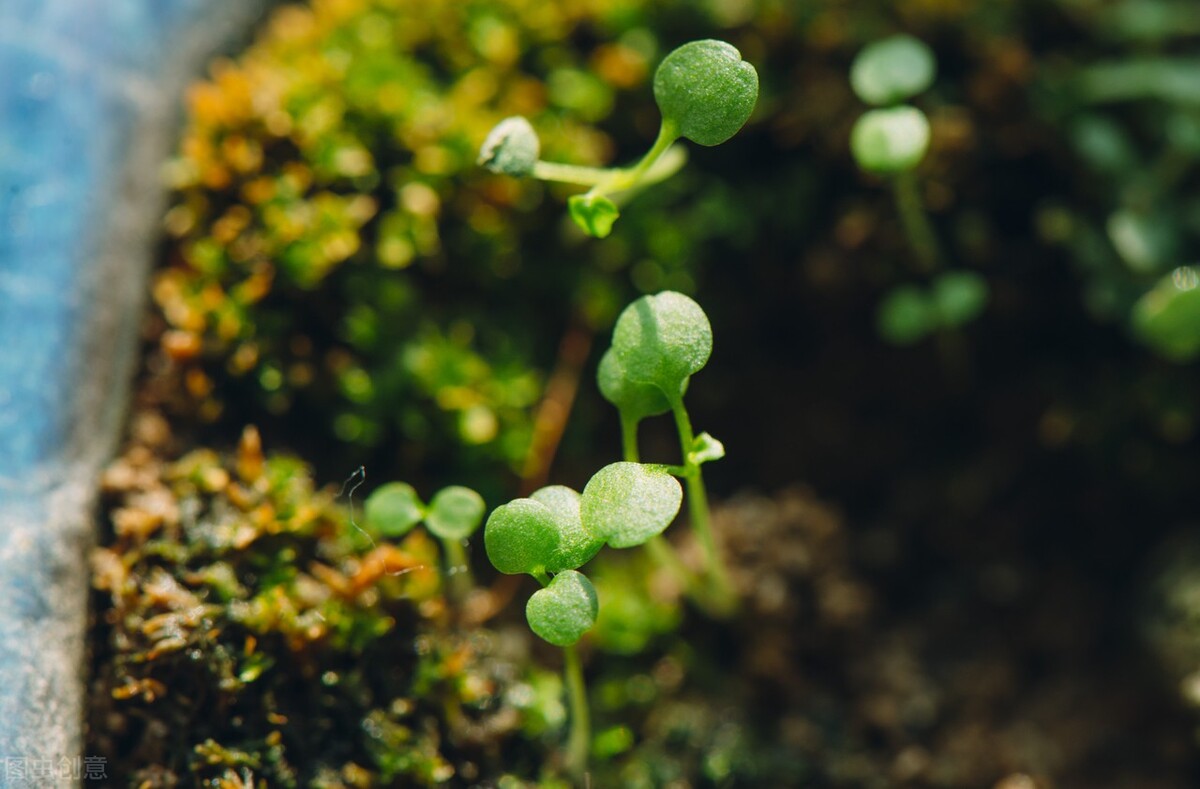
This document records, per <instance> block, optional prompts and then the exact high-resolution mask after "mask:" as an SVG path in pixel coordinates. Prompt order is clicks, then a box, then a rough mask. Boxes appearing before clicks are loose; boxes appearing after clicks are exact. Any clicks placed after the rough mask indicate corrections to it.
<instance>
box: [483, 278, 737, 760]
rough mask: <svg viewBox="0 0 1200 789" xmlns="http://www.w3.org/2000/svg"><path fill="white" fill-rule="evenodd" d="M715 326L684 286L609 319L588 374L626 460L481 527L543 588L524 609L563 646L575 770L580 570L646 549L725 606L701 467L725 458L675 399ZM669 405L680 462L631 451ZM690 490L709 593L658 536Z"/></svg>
mask: <svg viewBox="0 0 1200 789" xmlns="http://www.w3.org/2000/svg"><path fill="white" fill-rule="evenodd" d="M711 352H712V327H711V326H710V325H709V322H708V317H707V316H706V315H705V314H704V311H703V310H702V309H701V308H700V305H698V304H696V302H694V301H693V300H692V299H690V298H688V297H687V296H684V295H683V294H681V293H672V292H666V293H660V294H658V295H656V296H645V297H643V298H641V299H638V300H637V301H635V302H633V303H632V304H630V305H629V306H628V307H626V308H625V310H624V311H623V312H622V313H621V315H620V317H619V318H618V319H617V323H616V326H615V327H614V329H613V342H612V347H611V348H609V350H608V351H607V352H606V353H605V354H604V357H603V359H602V360H601V362H600V369H599V371H598V373H597V380H598V383H599V385H600V390H601V392H602V393H603V395H604V397H605V398H606V399H608V400H609V401H610V402H612V403H613V405H615V406H616V407H617V409H618V411H619V412H620V415H621V424H622V438H623V441H624V449H625V460H624V461H621V462H618V463H612V464H610V465H607V466H605V467H604V468H602V469H600V470H599V471H597V472H596V473H595V474H594V475H593V476H592V478H591V479H590V480H589V481H588V483H587V485H586V486H585V487H584V489H583V493H582V494H579V493H576V492H575V491H574V490H571V489H570V488H566V487H563V486H561V485H555V486H551V487H546V488H542V489H540V490H538V491H535V492H534V493H533V494H531V495H530V496H529V498H523V499H515V500H514V501H510V502H509V503H507V504H505V505H503V506H500V507H498V508H496V510H495V511H493V512H492V514H491V516H490V517H489V518H488V521H487V525H486V526H485V527H484V532H483V539H484V546H485V548H486V549H487V554H488V558H489V559H490V560H491V562H492V564H493V565H494V566H495V567H496V569H497V570H499V571H500V572H502V573H508V574H521V573H524V574H528V575H531V576H533V577H534V578H536V579H537V580H538V582H539V583H541V584H542V587H543V588H542V589H541V590H539V591H538V592H535V593H534V595H533V596H532V597H530V599H529V603H528V604H527V606H526V608H525V617H526V619H527V621H528V622H529V627H530V629H531V630H533V632H534V633H536V634H537V635H539V636H541V637H542V638H543V639H545V640H546V641H548V642H549V643H551V644H554V645H556V646H560V647H562V648H563V649H564V651H565V658H564V672H565V675H566V683H567V687H568V689H569V698H570V704H571V711H572V728H571V734H570V737H569V740H568V747H567V764H568V767H569V768H570V769H571V770H572V772H574V773H575V774H579V773H581V772H582V770H583V767H584V765H585V764H586V758H587V747H588V740H589V735H588V731H589V723H588V712H587V697H586V694H585V692H584V686H583V674H582V669H581V667H580V663H579V657H578V654H577V653H576V651H575V643H576V642H577V641H578V640H579V639H580V638H581V637H582V636H583V635H584V634H585V633H586V632H587V631H588V630H590V629H591V628H592V626H593V625H594V624H595V622H596V616H597V614H598V612H599V603H598V601H597V599H596V592H595V589H594V587H593V586H592V583H591V581H589V580H588V578H587V576H585V575H584V574H583V573H581V572H579V568H580V567H582V566H583V565H584V564H586V563H587V562H588V561H589V560H591V558H592V557H593V556H595V555H596V553H597V552H598V551H599V550H600V549H601V548H602V547H603V546H605V545H607V546H609V547H611V548H633V547H636V546H639V545H648V546H650V547H651V548H652V549H653V552H654V553H655V555H656V556H657V557H665V560H666V561H667V562H668V563H669V564H670V565H671V567H672V569H674V570H676V571H677V572H680V573H681V574H682V575H684V576H685V580H686V581H687V582H688V584H689V586H690V587H692V590H693V592H696V593H697V596H698V597H699V599H700V601H701V602H702V603H704V604H705V605H706V606H707V607H708V608H710V610H713V611H716V612H719V613H727V612H729V611H731V610H732V608H733V605H734V597H733V592H732V587H731V586H730V584H729V580H728V577H727V575H726V573H725V571H724V568H723V566H722V565H721V564H720V562H719V560H718V558H717V554H716V545H715V542H714V540H713V536H712V530H711V524H710V516H709V510H708V501H707V496H706V493H705V489H704V481H703V478H702V476H701V473H700V467H701V465H702V464H704V463H706V462H709V461H712V460H717V459H719V458H721V457H723V456H724V454H725V449H724V447H723V446H722V445H721V443H720V442H719V441H717V440H716V439H714V438H712V437H711V436H709V435H708V434H707V433H702V434H701V435H699V436H694V435H693V433H692V427H691V420H690V418H689V416H688V413H687V410H686V409H685V408H684V405H683V395H684V392H686V391H687V387H688V382H689V381H690V379H691V376H692V375H694V374H695V373H697V372H699V371H700V370H701V369H702V368H703V367H704V365H705V364H706V363H707V362H708V358H709V355H710V354H711ZM668 412H671V413H673V414H674V416H675V423H676V427H677V429H678V431H679V440H680V450H681V456H682V464H681V465H678V466H665V465H658V464H649V463H641V462H639V459H638V446H637V428H638V425H639V423H640V422H641V420H643V419H645V418H646V417H650V416H657V415H660V414H665V413H668ZM676 477H681V478H682V479H683V480H684V483H685V484H686V486H687V492H688V505H689V509H690V514H691V522H692V527H693V528H694V529H695V530H696V533H697V536H698V538H699V541H700V544H701V545H702V546H703V549H704V553H705V558H706V561H707V568H706V570H707V575H708V579H709V581H710V582H711V584H710V586H711V591H709V592H708V593H706V594H700V593H698V592H697V586H696V584H695V583H694V581H693V580H692V579H691V578H690V571H688V570H686V568H684V566H683V564H682V562H680V561H679V560H678V558H677V557H675V556H674V553H673V551H672V550H671V548H670V547H669V545H668V544H667V543H666V542H665V541H664V540H662V538H661V534H662V533H663V531H664V530H665V529H666V528H667V527H668V526H669V525H670V524H671V522H672V521H674V520H675V518H676V516H677V515H678V514H679V510H680V507H681V506H682V503H683V487H682V486H681V485H680V484H679V480H678V479H677V478H676Z"/></svg>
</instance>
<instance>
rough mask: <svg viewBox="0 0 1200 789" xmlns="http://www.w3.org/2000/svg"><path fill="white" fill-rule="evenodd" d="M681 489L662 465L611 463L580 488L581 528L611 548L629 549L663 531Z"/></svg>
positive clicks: (675, 508)
mask: <svg viewBox="0 0 1200 789" xmlns="http://www.w3.org/2000/svg"><path fill="white" fill-rule="evenodd" d="M682 502H683V488H681V487H680V485H679V480H677V479H675V478H674V477H673V476H671V475H670V474H669V473H668V472H667V470H666V469H665V468H664V467H662V466H651V465H646V464H644V463H612V464H610V465H608V466H605V467H604V468H602V469H600V470H599V471H597V472H596V473H595V474H594V475H593V476H592V478H591V479H590V480H589V481H588V484H587V487H585V488H584V489H583V498H582V501H581V503H580V513H581V515H582V516H583V524H584V528H586V529H587V530H588V531H589V532H591V533H592V534H595V535H598V536H600V537H602V538H603V539H604V541H605V542H607V543H608V544H609V545H611V546H612V547H614V548H632V547H633V546H635V545H641V544H642V543H644V542H646V541H647V540H649V539H650V538H651V537H654V536H656V535H659V534H662V532H663V530H664V529H666V528H667V527H668V526H670V525H671V521H673V520H675V516H676V515H678V514H679V505H680V504H681V503H682Z"/></svg>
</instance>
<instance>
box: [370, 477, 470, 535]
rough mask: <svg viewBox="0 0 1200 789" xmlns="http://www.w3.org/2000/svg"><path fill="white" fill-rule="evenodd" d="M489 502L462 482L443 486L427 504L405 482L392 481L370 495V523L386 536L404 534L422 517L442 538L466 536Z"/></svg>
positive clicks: (432, 530)
mask: <svg viewBox="0 0 1200 789" xmlns="http://www.w3.org/2000/svg"><path fill="white" fill-rule="evenodd" d="M486 509H487V506H486V505H485V504H484V502H483V498H482V497H481V496H480V495H479V494H478V493H476V492H475V491H473V490H471V489H470V488H464V487H462V486H461V485H451V486H450V487H448V488H442V489H441V490H439V491H438V492H437V493H436V494H434V497H433V499H432V500H431V501H430V502H429V504H428V505H426V504H425V503H423V502H422V501H421V498H420V497H419V496H418V495H417V491H416V490H414V489H413V486H412V485H409V484H408V483H406V482H389V483H388V484H386V485H382V486H380V487H379V489H378V490H376V491H375V492H374V493H372V494H371V495H370V496H368V497H367V503H366V505H365V510H366V514H365V519H366V522H367V527H368V528H370V529H372V530H374V531H375V532H377V533H378V534H381V535H383V536H384V537H402V536H404V535H405V534H407V533H408V532H410V531H412V529H413V528H414V527H415V526H416V525H417V524H418V523H420V522H421V521H425V528H427V529H429V531H430V532H431V533H432V534H433V535H434V536H435V537H440V538H442V539H443V540H463V539H466V538H467V537H469V536H470V535H471V533H472V532H474V531H475V530H476V529H477V528H479V524H480V523H482V522H483V514H484V511H485V510H486Z"/></svg>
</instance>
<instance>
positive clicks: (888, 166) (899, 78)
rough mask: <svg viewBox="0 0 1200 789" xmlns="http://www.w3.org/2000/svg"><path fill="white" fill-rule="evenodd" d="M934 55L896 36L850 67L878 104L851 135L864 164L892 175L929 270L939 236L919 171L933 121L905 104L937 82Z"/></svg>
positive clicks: (916, 249) (860, 89) (857, 87)
mask: <svg viewBox="0 0 1200 789" xmlns="http://www.w3.org/2000/svg"><path fill="white" fill-rule="evenodd" d="M935 72H936V66H935V63H934V58H933V52H932V51H930V49H929V47H927V46H925V44H923V43H921V42H920V41H918V40H917V39H915V38H913V37H912V36H905V35H900V36H892V37H891V38H887V39H884V40H882V41H877V42H875V43H874V44H871V45H869V46H867V47H866V48H864V49H863V51H862V52H860V53H859V54H858V57H857V58H855V60H854V64H853V65H852V66H851V68H850V85H851V87H852V88H853V89H854V92H855V94H857V95H858V97H859V98H860V99H862V101H863V102H864V103H866V104H871V105H875V106H876V107H878V108H879V109H873V110H870V111H868V112H867V113H865V114H864V115H863V116H862V117H861V118H859V119H858V122H857V123H855V124H854V129H853V130H852V131H851V133H850V151H851V153H853V154H854V159H855V161H857V162H858V166H859V167H861V168H862V169H863V170H866V171H868V172H871V173H875V174H877V175H882V176H885V177H887V178H888V179H889V180H890V181H891V184H892V191H893V193H894V194H895V198H896V208H897V210H898V211H899V213H900V220H901V222H902V223H903V224H904V230H905V233H906V234H907V236H908V240H909V244H910V245H911V246H912V249H913V253H914V255H915V256H916V258H917V261H918V263H919V264H920V265H921V268H922V269H924V270H925V271H926V272H929V271H933V270H934V269H936V268H937V267H938V266H939V262H940V259H941V253H940V251H939V249H938V243H937V236H936V235H935V234H934V232H933V227H932V225H931V224H930V222H929V217H928V216H927V215H926V213H925V207H924V206H923V205H922V203H921V192H920V188H919V186H918V184H917V177H916V169H917V165H919V164H920V163H921V160H922V159H924V158H925V153H926V151H928V149H929V120H928V119H927V118H926V117H925V113H923V112H921V111H920V110H919V109H917V108H916V107H913V106H910V105H907V104H900V102H903V101H906V100H908V99H911V98H912V97H914V96H916V95H917V94H919V93H922V92H924V91H925V90H927V89H928V88H929V86H930V85H932V84H933V79H934V76H935Z"/></svg>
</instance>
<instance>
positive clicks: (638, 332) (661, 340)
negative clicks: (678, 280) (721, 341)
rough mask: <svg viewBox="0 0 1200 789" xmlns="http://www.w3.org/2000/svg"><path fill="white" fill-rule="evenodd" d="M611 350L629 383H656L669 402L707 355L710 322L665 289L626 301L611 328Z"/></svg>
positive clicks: (694, 306)
mask: <svg viewBox="0 0 1200 789" xmlns="http://www.w3.org/2000/svg"><path fill="white" fill-rule="evenodd" d="M612 347H613V350H614V351H615V353H616V356H617V361H618V362H619V364H620V367H621V368H622V369H623V370H624V372H625V380H626V381H627V382H630V383H634V384H651V385H653V386H657V387H658V388H659V389H660V390H662V392H663V394H664V395H666V397H667V399H668V400H670V398H672V397H679V396H680V395H681V394H682V392H683V386H684V384H685V382H686V381H687V378H688V377H689V376H691V375H692V374H693V373H695V372H696V371H698V370H700V369H701V368H702V367H704V365H705V364H706V363H707V362H708V357H709V355H710V354H712V326H710V325H709V323H708V316H706V315H705V314H704V310H702V309H700V305H699V304H697V303H696V302H694V301H692V300H691V299H689V298H688V297H687V296H685V295H683V294H682V293H675V292H673V291H665V292H663V293H659V294H658V295H657V296H643V297H642V298H640V299H638V300H637V301H635V302H633V303H632V304H630V305H629V306H628V307H626V308H625V310H624V311H623V312H622V313H621V316H620V317H619V318H617V325H616V326H615V327H614V328H613V344H612Z"/></svg>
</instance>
